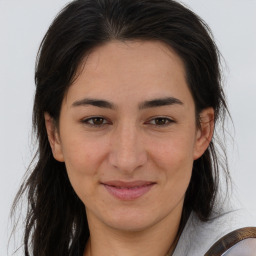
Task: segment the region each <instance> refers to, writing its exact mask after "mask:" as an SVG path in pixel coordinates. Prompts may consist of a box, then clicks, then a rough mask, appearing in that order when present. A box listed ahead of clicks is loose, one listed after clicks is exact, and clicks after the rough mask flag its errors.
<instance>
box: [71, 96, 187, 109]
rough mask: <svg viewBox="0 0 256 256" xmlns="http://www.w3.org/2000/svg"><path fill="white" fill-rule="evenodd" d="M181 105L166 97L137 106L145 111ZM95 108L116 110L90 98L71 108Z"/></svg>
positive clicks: (113, 106) (111, 105)
mask: <svg viewBox="0 0 256 256" xmlns="http://www.w3.org/2000/svg"><path fill="white" fill-rule="evenodd" d="M175 104H178V105H183V102H182V101H180V100H179V99H177V98H174V97H166V98H157V99H153V100H148V101H145V102H142V103H140V104H139V109H140V110H142V109H147V108H155V107H162V106H168V105H175ZM87 105H89V106H90V105H91V106H95V107H99V108H108V109H116V108H117V107H116V106H115V105H114V104H113V103H111V102H109V101H106V100H101V99H91V98H84V99H82V100H78V101H75V102H74V103H73V104H72V106H73V107H78V106H87Z"/></svg>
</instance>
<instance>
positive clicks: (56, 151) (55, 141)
mask: <svg viewBox="0 0 256 256" xmlns="http://www.w3.org/2000/svg"><path fill="white" fill-rule="evenodd" d="M44 120H45V127H46V131H47V135H48V140H49V143H50V146H51V149H52V154H53V157H54V158H55V159H56V160H57V161H59V162H64V157H63V153H62V146H61V141H60V136H59V133H58V129H57V127H56V124H55V121H54V119H53V118H52V117H51V116H50V115H49V114H48V113H44Z"/></svg>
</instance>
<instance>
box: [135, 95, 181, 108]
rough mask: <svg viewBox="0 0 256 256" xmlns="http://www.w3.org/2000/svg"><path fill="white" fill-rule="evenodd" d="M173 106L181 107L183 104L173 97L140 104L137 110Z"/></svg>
mask: <svg viewBox="0 0 256 256" xmlns="http://www.w3.org/2000/svg"><path fill="white" fill-rule="evenodd" d="M175 104H178V105H183V102H182V101H180V100H179V99H177V98H174V97H167V98H159V99H153V100H148V101H145V102H142V103H141V104H139V109H145V108H155V107H162V106H168V105H175Z"/></svg>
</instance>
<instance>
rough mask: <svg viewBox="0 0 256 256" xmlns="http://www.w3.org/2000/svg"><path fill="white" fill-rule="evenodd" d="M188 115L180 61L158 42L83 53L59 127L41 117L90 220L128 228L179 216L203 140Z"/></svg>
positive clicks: (112, 44)
mask: <svg viewBox="0 0 256 256" xmlns="http://www.w3.org/2000/svg"><path fill="white" fill-rule="evenodd" d="M207 111H208V112H207ZM209 111H210V110H205V113H204V112H202V115H204V117H203V118H206V119H207V118H209V119H211V118H212V117H213V113H212V112H211V111H210V112H209ZM195 116H196V115H195V104H194V101H193V98H192V95H191V93H190V91H189V89H188V85H187V83H186V79H185V71H184V66H183V63H182V61H181V59H180V58H179V57H178V56H177V55H176V54H175V53H174V51H172V50H171V49H169V48H168V47H167V46H165V45H164V44H162V43H160V42H138V41H137V42H131V41H128V42H119V41H112V42H109V43H107V44H105V45H103V46H101V47H98V48H96V49H95V50H94V51H93V52H92V53H91V54H90V55H89V56H88V57H87V58H85V60H84V63H83V65H81V68H80V70H79V72H78V78H77V79H76V80H75V82H74V83H73V84H72V85H71V86H70V88H69V90H68V91H67V94H66V97H65V98H64V100H63V104H62V107H61V113H60V119H59V128H58V130H57V129H55V131H54V132H52V133H51V131H53V130H51V129H52V125H53V124H52V123H51V121H50V119H49V116H47V115H46V126H47V129H48V134H50V137H51V138H50V142H51V146H52V150H53V154H54V157H55V158H56V159H57V160H58V161H64V162H65V164H66V168H67V172H68V176H69V179H70V182H71V184H72V186H73V188H74V190H75V192H76V193H77V195H78V196H79V198H80V199H81V200H82V201H83V203H84V205H85V206H86V212H87V216H88V221H89V224H90V225H91V224H94V223H98V224H99V225H104V226H108V227H112V228H115V229H118V230H131V231H132V230H144V229H146V228H148V227H151V226H152V225H155V224H157V223H160V222H161V221H162V220H164V219H176V220H178V219H179V218H180V215H181V211H182V206H183V200H184V195H185V192H186V189H187V187H188V184H189V181H190V177H191V172H192V165H193V161H194V160H195V159H196V158H198V157H199V156H201V155H202V153H203V152H204V150H205V149H206V147H207V146H208V143H209V141H206V140H207V139H209V138H206V137H207V136H208V133H209V134H210V132H208V130H207V132H205V131H204V130H199V129H197V126H196V120H195ZM209 136H211V134H210V135H209Z"/></svg>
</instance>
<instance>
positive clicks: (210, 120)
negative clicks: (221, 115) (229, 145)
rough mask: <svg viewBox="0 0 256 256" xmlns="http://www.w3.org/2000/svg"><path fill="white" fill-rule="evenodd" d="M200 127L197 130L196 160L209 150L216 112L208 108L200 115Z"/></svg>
mask: <svg viewBox="0 0 256 256" xmlns="http://www.w3.org/2000/svg"><path fill="white" fill-rule="evenodd" d="M199 122H200V124H199V125H200V126H199V128H198V129H197V135H196V142H195V148H194V160H196V159H198V158H199V157H201V156H202V155H203V153H204V152H205V150H206V149H207V148H208V146H209V144H210V142H211V140H212V136H213V131H214V110H213V108H206V109H204V110H202V111H201V112H200V115H199Z"/></svg>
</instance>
